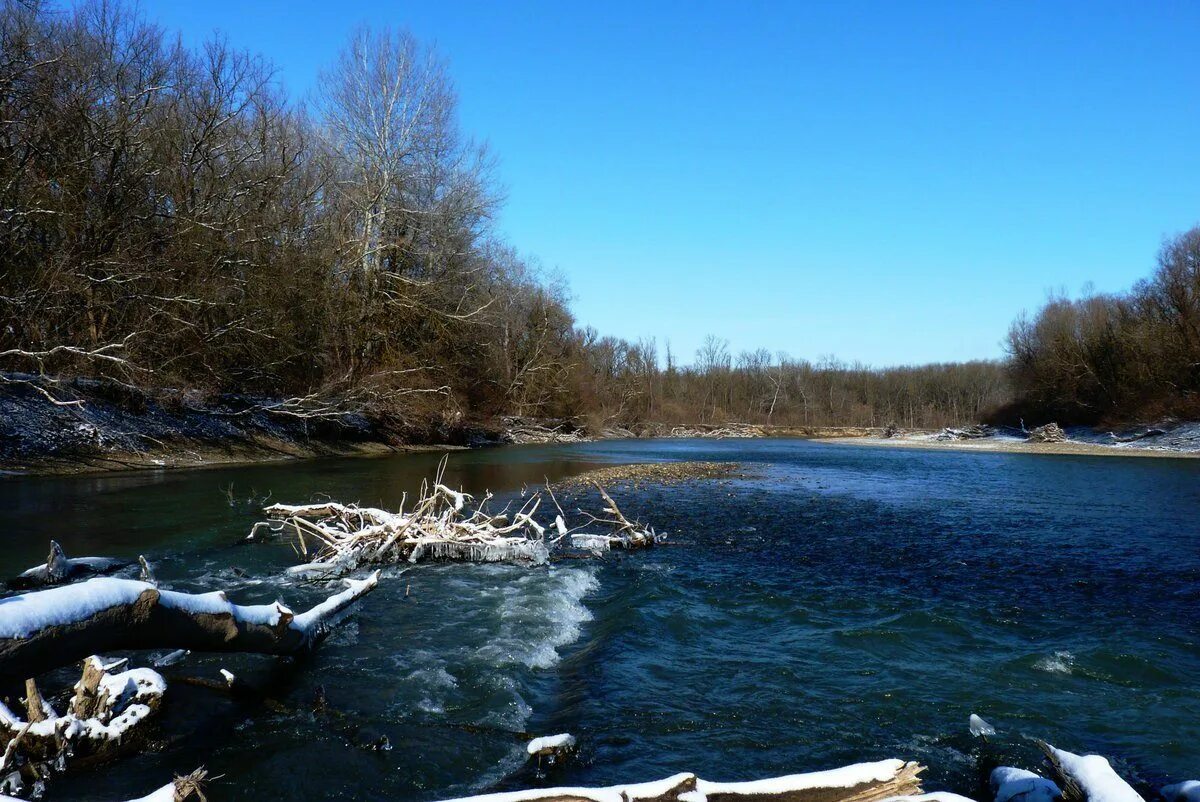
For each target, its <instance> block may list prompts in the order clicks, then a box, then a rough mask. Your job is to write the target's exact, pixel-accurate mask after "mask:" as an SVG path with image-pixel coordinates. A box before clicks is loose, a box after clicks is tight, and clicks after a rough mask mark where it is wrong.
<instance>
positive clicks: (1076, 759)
mask: <svg viewBox="0 0 1200 802" xmlns="http://www.w3.org/2000/svg"><path fill="white" fill-rule="evenodd" d="M1051 750H1052V751H1053V752H1054V756H1055V758H1056V759H1057V760H1058V762H1059V764H1060V765H1061V766H1062V769H1063V771H1064V772H1065V773H1066V774H1068V775H1070V776H1071V778H1072V779H1074V780H1075V782H1077V783H1079V787H1080V789H1082V790H1083V792H1084V794H1085V795H1086V796H1087V799H1088V802H1144V800H1142V797H1141V795H1139V794H1138V792H1137V791H1135V790H1133V788H1132V787H1130V785H1129V783H1127V782H1125V781H1124V780H1122V779H1121V778H1120V776H1119V775H1118V774H1117V773H1116V772H1115V771H1113V768H1112V766H1110V765H1109V764H1108V761H1107V760H1105V759H1104V758H1103V757H1101V756H1100V755H1076V754H1073V753H1071V752H1067V751H1065V750H1063V749H1054V748H1053V747H1051Z"/></svg>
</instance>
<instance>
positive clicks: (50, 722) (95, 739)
mask: <svg viewBox="0 0 1200 802" xmlns="http://www.w3.org/2000/svg"><path fill="white" fill-rule="evenodd" d="M123 662H124V661H121V662H120V663H114V664H110V665H105V664H104V662H103V661H102V660H101V659H100V658H98V657H95V656H93V657H89V658H88V659H87V660H86V661H84V665H85V668H84V678H83V679H81V680H80V681H79V682H78V683H76V685H75V688H74V691H75V696H74V698H73V700H72V702H71V711H70V712H68V713H67V714H65V715H62V716H50V717H47V718H45V719H43V720H41V721H33V722H25V721H22V720H21V719H20V718H18V717H17V716H16V715H15V714H14V713H13V712H12V711H11V710H9V709H8V707H6V706H5V705H3V704H2V703H0V728H3V729H4V730H6V731H7V734H8V735H9V736H10V737H11V736H15V735H17V733H23V735H22V746H24V745H25V744H28V743H30V742H41V743H43V744H53V745H55V747H56V750H55V751H57V752H58V753H61V754H64V755H75V756H82V755H85V754H89V753H95V752H97V751H100V750H102V749H103V748H105V747H106V746H107V745H116V744H119V743H121V742H122V741H124V740H125V739H126V738H127V737H128V736H129V734H130V733H131V732H132V731H133V729H134V728H135V727H137V725H138V724H139V723H141V722H142V721H143V720H145V719H146V718H148V717H149V716H150V715H151V714H153V713H154V711H155V710H157V709H158V706H159V703H160V702H161V701H162V698H163V694H165V693H166V690H167V683H166V682H165V681H164V680H163V678H162V676H160V675H159V674H158V673H157V672H155V671H153V670H151V669H149V668H132V669H129V670H127V671H122V672H119V673H109V671H110V669H111V668H112V667H113V666H114V665H120V664H123ZM89 675H90V676H91V677H92V680H93V684H91V685H89V684H88V677H89ZM51 712H53V711H51ZM59 744H62V746H61V747H58V745H59Z"/></svg>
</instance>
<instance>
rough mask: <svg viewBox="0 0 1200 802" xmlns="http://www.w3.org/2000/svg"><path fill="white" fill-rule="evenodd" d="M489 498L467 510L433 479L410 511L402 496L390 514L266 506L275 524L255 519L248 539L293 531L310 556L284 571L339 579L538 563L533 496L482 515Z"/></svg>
mask: <svg viewBox="0 0 1200 802" xmlns="http://www.w3.org/2000/svg"><path fill="white" fill-rule="evenodd" d="M490 498H491V497H490V496H488V497H485V498H484V500H483V502H481V503H480V504H479V506H478V507H476V508H475V509H473V510H469V511H468V510H467V503H468V502H470V501H473V499H472V497H471V496H470V495H468V494H466V493H462V492H459V491H456V490H451V489H450V488H448V487H446V486H445V485H443V484H441V482H440V481H435V482H434V484H433V486H432V488H428V487H427V488H425V489H423V491H422V493H421V496H420V498H418V499H417V503H416V504H415V505H414V507H413V509H412V510H411V511H409V512H405V510H404V503H405V502H404V501H402V502H401V505H400V510H399V512H394V513H393V512H388V511H387V510H381V509H378V508H375V507H358V506H356V505H353V504H338V503H333V502H330V503H324V504H304V505H298V506H293V505H287V504H273V505H271V506H270V507H267V508H265V509H264V510H263V511H264V512H265V513H266V514H267V515H268V516H269V517H271V518H273V519H275V522H274V523H272V522H265V521H264V522H260V523H258V524H255V525H254V528H253V529H251V531H250V535H249V539H251V540H259V539H262V538H263V536H264V534H267V533H272V534H288V535H291V536H293V537H294V538H295V543H296V545H297V548H298V550H299V551H300V553H301V554H302V555H304V556H305V557H308V558H310V559H311V558H315V559H313V560H312V562H308V563H305V564H303V565H299V566H295V567H293V568H291V569H289V573H291V574H300V575H306V576H340V575H342V574H345V573H347V572H349V571H353V570H355V569H357V568H359V567H361V566H364V565H394V564H397V563H403V562H409V563H414V562H418V561H420V560H423V559H441V560H474V561H479V562H501V561H512V562H524V563H531V564H535V565H537V564H542V563H545V562H546V561H547V560H548V559H549V551H548V548H547V545H546V542H545V539H544V535H545V528H544V527H543V526H542V525H541V524H539V523H538V522H537V521H536V520H534V518H533V514H534V513H535V512H536V511H537V508H538V505H539V504H540V498H539V497H537V496H535V497H534V498H532V499H531V500H530V501H528V502H527V503H526V504H525V506H523V507H522V508H521V509H520V510H518V511H516V512H515V513H511V514H510V513H509V511H508V510H504V511H501V512H500V513H496V514H492V513H488V512H486V511H485V507H486V504H487V501H488V500H490ZM310 546H311V548H310Z"/></svg>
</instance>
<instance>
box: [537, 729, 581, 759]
mask: <svg viewBox="0 0 1200 802" xmlns="http://www.w3.org/2000/svg"><path fill="white" fill-rule="evenodd" d="M574 746H575V736H574V735H571V734H570V733H565V732H564V733H562V734H561V735H543V736H542V737H540V738H534V739H533V740H532V741H530V742H529V745H528V746H526V747H525V751H526V752H528V753H529V754H531V755H536V754H538V753H539V752H544V751H546V750H559V749H571V748H573V747H574Z"/></svg>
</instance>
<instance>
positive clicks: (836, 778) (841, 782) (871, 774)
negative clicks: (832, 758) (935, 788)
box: [696, 759, 904, 796]
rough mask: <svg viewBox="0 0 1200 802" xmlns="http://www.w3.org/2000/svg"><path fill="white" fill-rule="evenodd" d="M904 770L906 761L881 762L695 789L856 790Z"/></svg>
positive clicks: (729, 791) (764, 791)
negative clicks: (855, 788)
mask: <svg viewBox="0 0 1200 802" xmlns="http://www.w3.org/2000/svg"><path fill="white" fill-rule="evenodd" d="M903 768H904V761H903V760H895V759H893V760H880V761H878V762H876V763H855V764H854V765H852V766H843V767H841V768H838V769H829V770H828V771H812V772H808V773H807V774H789V775H787V776H786V777H773V778H771V779H768V780H751V781H750V782H740V783H716V782H709V781H708V780H697V781H696V790H697V791H699V792H700V793H701V794H704V795H705V796H709V795H710V794H765V795H774V794H786V793H792V792H796V791H804V790H807V789H809V788H853V787H854V786H856V785H862V784H864V783H872V782H887V781H888V780H891V779H893V778H894V777H895V776H896V775H897V774H898V773H899V772H900V770H901V769H903Z"/></svg>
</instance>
